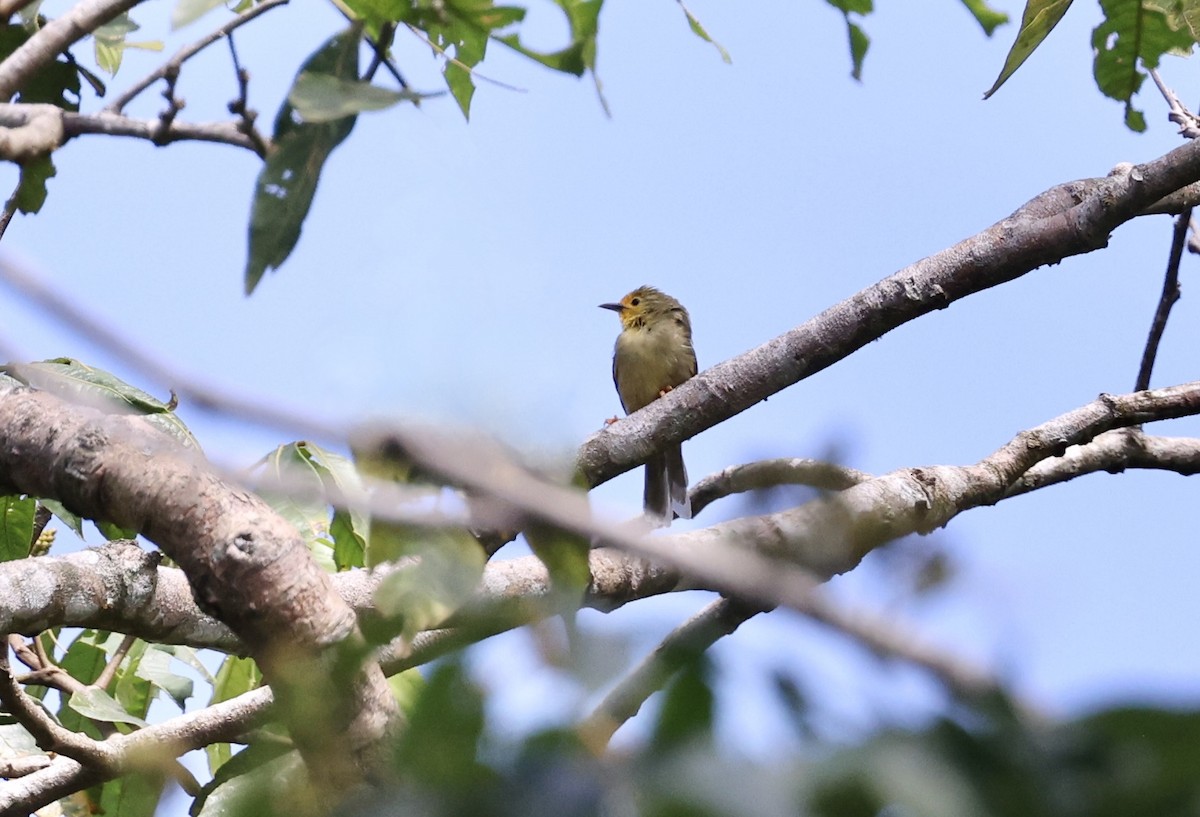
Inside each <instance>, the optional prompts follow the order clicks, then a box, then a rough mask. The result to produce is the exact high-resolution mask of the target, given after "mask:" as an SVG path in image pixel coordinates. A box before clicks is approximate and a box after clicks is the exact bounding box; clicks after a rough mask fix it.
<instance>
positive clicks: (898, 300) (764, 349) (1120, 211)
mask: <svg viewBox="0 0 1200 817" xmlns="http://www.w3.org/2000/svg"><path fill="white" fill-rule="evenodd" d="M1198 179H1200V142H1191V143H1189V144H1186V145H1183V146H1182V147H1179V148H1176V149H1175V150H1173V151H1171V152H1170V153H1168V154H1167V155H1165V156H1162V157H1160V158H1158V159H1155V160H1153V161H1150V162H1147V163H1145V164H1141V165H1137V166H1131V165H1124V166H1121V167H1119V168H1117V169H1116V170H1114V171H1113V173H1112V174H1111V175H1109V176H1108V177H1106V178H1103V179H1089V180H1085V181H1078V182H1070V183H1067V184H1063V185H1059V186H1058V187H1055V188H1051V189H1050V190H1047V191H1046V192H1044V193H1042V194H1041V195H1039V196H1037V197H1036V198H1035V199H1033V200H1032V201H1030V202H1029V203H1028V204H1026V205H1025V206H1023V207H1022V208H1021V209H1020V210H1018V211H1017V212H1016V213H1014V214H1013V215H1011V216H1010V217H1008V218H1006V219H1004V220H1003V221H1000V222H998V223H997V224H995V225H993V226H991V227H989V228H988V229H986V230H984V231H983V232H981V233H979V234H977V235H974V236H972V237H970V238H968V239H966V240H964V241H961V242H959V243H958V244H956V245H954V246H953V247H950V248H949V249H946V250H943V251H942V252H939V253H937V254H935V255H932V256H930V257H928V258H925V259H923V260H921V261H918V262H917V263H915V264H912V265H911V266H909V267H906V268H904V269H902V270H900V271H899V272H897V273H895V274H893V275H891V276H889V277H887V278H885V279H883V280H882V281H879V282H878V283H876V284H873V285H872V286H870V287H867V288H866V289H864V290H862V291H861V292H859V293H858V294H856V295H854V296H852V297H850V298H849V299H847V300H845V301H843V302H842V303H840V304H836V305H835V306H832V307H830V308H829V309H826V310H825V311H824V312H822V313H821V314H819V315H817V316H816V317H814V318H812V319H810V320H809V321H807V322H805V323H803V324H801V325H800V326H798V327H796V328H795V329H792V330H791V331H789V332H787V333H785V334H783V335H780V336H779V337H777V338H775V339H774V340H771V341H768V342H767V343H765V344H763V345H762V346H760V347H758V348H757V349H753V350H751V351H749V352H746V353H744V354H742V355H739V356H737V357H735V358H732V359H730V360H727V361H725V362H724V363H719V364H717V365H716V366H714V367H712V368H711V369H708V370H706V371H704V372H701V373H700V374H699V375H697V376H696V377H694V378H692V379H691V380H689V381H687V382H686V383H684V384H682V385H681V386H678V387H676V388H675V389H674V390H672V391H671V392H670V393H668V394H667V395H666V396H664V397H662V398H661V399H659V400H655V401H654V402H652V403H650V404H649V405H648V406H646V408H644V409H642V410H640V411H637V412H634V413H633V414H631V415H630V416H628V417H626V418H624V419H622V420H620V421H618V422H616V423H613V424H612V425H610V426H608V427H607V428H605V429H603V430H601V431H599V432H597V433H596V434H594V435H593V436H592V437H591V438H589V439H588V440H587V441H586V442H585V443H584V444H583V446H582V447H581V448H580V451H579V454H578V457H577V460H576V464H577V466H578V469H579V472H580V473H581V474H583V475H584V477H585V478H586V479H587V482H588V484H589V485H592V486H595V485H599V484H600V483H602V482H605V481H606V480H609V479H611V478H613V477H614V476H617V475H618V474H621V473H623V472H625V471H628V470H629V469H631V468H633V467H635V466H637V465H640V464H642V463H644V462H645V461H646V460H647V459H648V458H649V457H650V456H652V455H653V454H654V453H655V452H657V451H660V450H662V449H663V448H665V447H666V446H668V445H671V444H675V443H678V442H681V441H683V440H686V439H689V438H691V437H694V436H695V435H696V434H699V433H700V432H701V431H704V430H705V429H708V428H712V427H713V426H715V425H717V424H718V423H721V422H723V421H725V420H727V419H729V418H730V417H732V416H734V415H735V414H738V413H740V412H742V411H745V410H746V409H748V408H750V407H751V406H753V405H754V404H755V403H758V402H759V401H761V400H764V399H766V398H768V397H770V396H771V395H773V394H775V393H777V392H779V391H781V390H782V389H785V388H787V387H788V386H791V385H793V384H795V383H797V382H799V381H800V380H803V379H804V378H806V377H808V376H810V375H812V374H815V373H816V372H819V371H821V370H822V369H824V368H826V367H827V366H830V365H832V364H833V363H835V362H837V361H838V360H841V359H842V358H844V357H846V356H848V355H850V354H851V353H852V352H854V351H856V350H857V349H860V348H861V347H863V346H865V345H866V344H868V343H870V342H871V341H873V340H877V339H878V338H880V337H882V336H883V335H884V334H886V333H887V332H890V331H891V330H892V329H895V328H896V327H898V326H900V325H902V324H904V323H907V322H908V321H911V320H913V319H914V318H918V317H920V316H922V315H924V314H927V313H929V312H932V311H934V310H936V309H944V308H946V307H947V306H949V305H950V304H952V303H954V302H955V301H957V300H960V299H962V298H965V297H967V296H968V295H972V294H975V293H977V292H981V291H983V290H985V289H988V288H990V287H994V286H997V285H998V284H1002V283H1005V282H1007V281H1011V280H1013V279H1015V278H1018V277H1020V276H1022V275H1024V274H1026V273H1028V272H1030V271H1032V270H1035V269H1037V268H1038V267H1041V266H1045V265H1047V264H1054V263H1056V262H1059V261H1061V260H1062V259H1064V258H1067V257H1069V256H1072V255H1078V254H1080V253H1086V252H1090V251H1092V250H1095V249H1099V248H1101V247H1104V246H1105V245H1106V244H1107V242H1108V236H1109V233H1111V232H1112V230H1114V229H1115V228H1116V227H1118V226H1119V225H1121V224H1123V223H1125V222H1126V221H1129V220H1130V219H1132V218H1133V217H1134V216H1136V215H1138V214H1140V213H1141V212H1143V211H1144V210H1146V209H1147V208H1148V207H1150V206H1151V205H1154V204H1155V203H1157V202H1158V200H1159V199H1161V198H1163V197H1164V196H1167V195H1169V194H1171V193H1173V192H1175V191H1177V190H1179V189H1180V188H1182V187H1184V186H1185V185H1188V184H1191V183H1192V182H1195V181H1197V180H1198Z"/></svg>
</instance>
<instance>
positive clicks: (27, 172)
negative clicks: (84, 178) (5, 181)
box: [15, 154, 58, 214]
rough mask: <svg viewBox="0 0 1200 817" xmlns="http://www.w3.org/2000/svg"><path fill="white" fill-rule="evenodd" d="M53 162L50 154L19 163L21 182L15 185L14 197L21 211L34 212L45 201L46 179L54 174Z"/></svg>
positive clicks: (55, 172)
mask: <svg viewBox="0 0 1200 817" xmlns="http://www.w3.org/2000/svg"><path fill="white" fill-rule="evenodd" d="M57 172H58V171H56V170H55V169H54V162H53V161H52V160H51V159H50V154H46V155H45V156H38V157H37V158H36V159H30V160H29V161H27V162H23V163H22V164H21V183H20V184H19V185H17V192H16V193H15V199H16V204H17V209H18V210H20V211H21V212H22V213H26V214H29V213H36V212H38V211H39V210H41V209H42V205H43V204H45V203H46V180H47V179H49V178H51V177H53V176H55V175H56V174H57Z"/></svg>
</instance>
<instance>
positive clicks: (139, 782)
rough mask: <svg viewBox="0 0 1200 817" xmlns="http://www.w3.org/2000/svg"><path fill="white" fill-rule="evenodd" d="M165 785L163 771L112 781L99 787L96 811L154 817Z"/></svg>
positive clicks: (126, 816)
mask: <svg viewBox="0 0 1200 817" xmlns="http://www.w3.org/2000/svg"><path fill="white" fill-rule="evenodd" d="M165 782H166V781H165V778H164V777H163V775H162V773H161V772H144V771H135V772H132V773H130V774H127V775H124V776H122V777H119V778H117V779H116V780H110V781H108V782H107V783H105V784H104V785H103V786H102V787H100V796H99V797H98V798H96V800H98V801H99V802H98V805H97V807H96V811H97V813H99V814H111V815H120V817H154V813H155V812H156V811H157V810H158V801H159V800H160V799H161V798H162V792H163V784H164V783H165Z"/></svg>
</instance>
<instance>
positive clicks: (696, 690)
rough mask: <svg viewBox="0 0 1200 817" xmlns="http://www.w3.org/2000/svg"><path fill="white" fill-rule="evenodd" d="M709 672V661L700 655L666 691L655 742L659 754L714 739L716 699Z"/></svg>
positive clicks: (655, 727) (653, 739) (682, 669)
mask: <svg viewBox="0 0 1200 817" xmlns="http://www.w3.org/2000/svg"><path fill="white" fill-rule="evenodd" d="M709 668H710V666H709V661H708V659H707V658H706V657H705V656H704V655H703V654H700V655H697V656H696V657H695V658H694V659H693V660H691V661H688V662H687V663H686V664H684V665H683V667H682V668H681V669H680V670H679V673H678V674H677V675H676V676H675V678H674V680H672V681H671V683H670V685H669V686H668V687H667V688H666V690H665V692H664V693H663V694H664V697H663V703H662V710H661V711H660V712H659V715H658V722H657V723H656V724H655V725H654V736H653V738H652V739H651V740H652V743H651V746H652V748H653V750H654V751H655V752H669V751H671V750H672V749H677V748H679V747H681V746H683V745H684V744H687V743H691V742H693V741H696V740H700V739H704V738H708V737H711V735H712V727H713V708H714V697H713V691H712V687H711V686H710V684H709V682H708V674H709Z"/></svg>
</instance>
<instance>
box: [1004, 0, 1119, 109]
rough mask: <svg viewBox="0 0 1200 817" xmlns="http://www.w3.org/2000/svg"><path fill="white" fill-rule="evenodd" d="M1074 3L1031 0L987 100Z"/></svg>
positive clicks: (1061, 0) (1058, 0)
mask: <svg viewBox="0 0 1200 817" xmlns="http://www.w3.org/2000/svg"><path fill="white" fill-rule="evenodd" d="M1071 2H1072V0H1028V2H1027V3H1026V4H1025V13H1024V14H1022V15H1021V30H1020V31H1018V32H1017V39H1016V40H1014V41H1013V44H1012V47H1011V48H1009V49H1008V56H1007V57H1006V58H1005V60H1004V67H1003V68H1001V69H1000V76H998V77H996V81H995V82H994V83H992V87H991V88H989V89H988V90H987V91H985V92H984V94H983V98H984V99H987V98H988V97H990V96H991V95H992V94H994V93H996V91H998V90H1000V86H1001V85H1003V84H1004V83H1005V82H1007V81H1008V78H1009V77H1011V76H1012V75H1013V74H1014V73H1015V72H1016V70H1017V69H1018V68H1020V67H1021V65H1022V64H1023V63H1024V62H1025V60H1027V59H1029V55H1030V54H1032V53H1033V52H1034V49H1036V48H1037V47H1038V46H1039V45H1041V44H1042V41H1043V40H1045V39H1046V36H1047V35H1048V34H1049V33H1050V32H1051V31H1053V30H1054V27H1055V26H1056V25H1058V23H1059V21H1060V20H1062V18H1063V15H1064V14H1066V13H1067V9H1069V8H1070V7H1071ZM1135 2H1136V0H1135Z"/></svg>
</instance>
